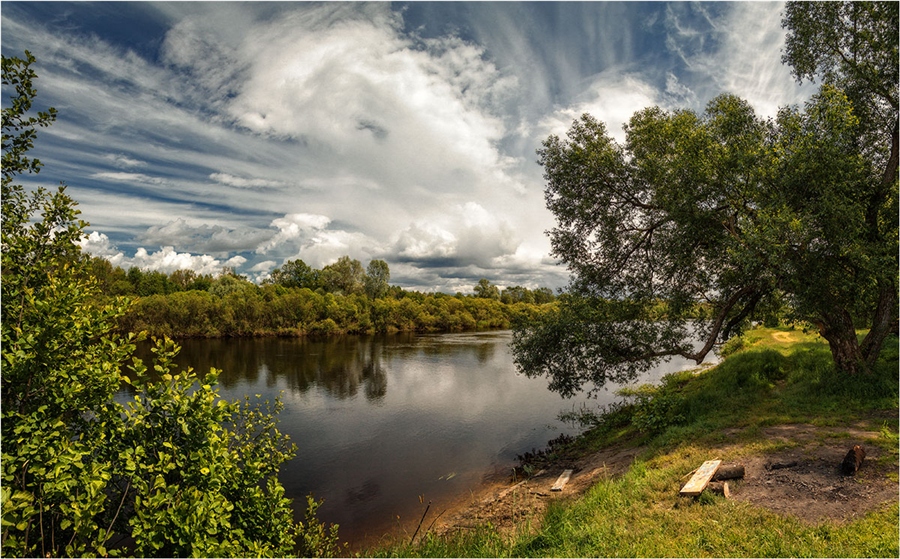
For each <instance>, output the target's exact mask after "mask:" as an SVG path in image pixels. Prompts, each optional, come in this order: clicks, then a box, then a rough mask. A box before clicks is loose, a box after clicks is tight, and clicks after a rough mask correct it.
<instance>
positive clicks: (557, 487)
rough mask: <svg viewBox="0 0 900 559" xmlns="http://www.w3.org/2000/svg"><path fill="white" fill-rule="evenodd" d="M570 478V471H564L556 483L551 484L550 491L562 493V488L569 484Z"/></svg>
mask: <svg viewBox="0 0 900 559" xmlns="http://www.w3.org/2000/svg"><path fill="white" fill-rule="evenodd" d="M570 477H572V470H565V471H564V472H563V473H562V474H560V476H559V478H558V479H557V480H556V483H554V484H553V487H551V488H550V491H562V489H563V487H565V486H566V484H567V483H569V478H570Z"/></svg>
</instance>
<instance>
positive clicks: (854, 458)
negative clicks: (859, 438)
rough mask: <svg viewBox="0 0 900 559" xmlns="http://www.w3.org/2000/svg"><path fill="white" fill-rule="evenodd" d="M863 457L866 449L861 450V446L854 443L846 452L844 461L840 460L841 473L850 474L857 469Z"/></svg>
mask: <svg viewBox="0 0 900 559" xmlns="http://www.w3.org/2000/svg"><path fill="white" fill-rule="evenodd" d="M865 459H866V451H865V450H863V447H861V446H859V445H855V446H854V447H853V448H851V449H850V451H849V452H847V456H845V457H844V461H843V462H841V473H843V474H844V475H845V476H852V475H853V474H855V473H856V472H857V471H858V470H859V467H860V466H862V463H863V460H865Z"/></svg>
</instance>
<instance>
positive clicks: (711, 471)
mask: <svg viewBox="0 0 900 559" xmlns="http://www.w3.org/2000/svg"><path fill="white" fill-rule="evenodd" d="M721 465H722V461H721V460H707V461H706V462H704V463H703V464H702V465H701V466H700V467H699V468H697V471H696V472H695V473H694V475H693V477H691V479H689V480H688V482H687V483H686V484H684V487H682V488H681V494H682V495H685V496H688V497H696V496H697V495H699V494H701V493H703V490H704V489H706V485H707V484H708V483H709V480H710V479H712V477H713V476H714V475H716V470H718V469H719V466H721Z"/></svg>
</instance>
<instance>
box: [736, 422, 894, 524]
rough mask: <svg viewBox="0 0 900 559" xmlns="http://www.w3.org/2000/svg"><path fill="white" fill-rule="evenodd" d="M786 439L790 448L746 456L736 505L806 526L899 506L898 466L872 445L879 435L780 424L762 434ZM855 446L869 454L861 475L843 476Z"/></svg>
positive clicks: (863, 431) (860, 472) (847, 429)
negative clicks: (747, 504) (761, 509)
mask: <svg viewBox="0 0 900 559" xmlns="http://www.w3.org/2000/svg"><path fill="white" fill-rule="evenodd" d="M762 436H763V437H765V438H768V439H783V440H784V441H786V442H790V443H793V444H795V445H796V446H793V447H792V448H788V449H785V450H780V451H777V452H773V453H767V454H765V455H754V456H749V457H746V458H745V459H744V460H742V461H741V462H742V463H743V464H744V466H745V469H746V474H745V477H744V479H743V480H738V481H736V482H734V483H733V486H732V496H733V498H734V499H735V500H739V501H747V502H750V503H753V504H754V505H757V506H761V507H765V508H768V509H771V510H773V511H775V512H779V513H782V514H790V515H792V516H795V517H797V518H799V519H801V520H803V521H805V522H809V523H817V522H821V521H822V520H826V519H829V520H835V521H839V522H843V521H848V520H852V519H854V518H856V517H859V516H862V515H864V514H866V513H868V512H870V511H872V510H875V509H877V508H879V507H881V506H882V505H884V504H885V503H888V502H897V500H898V483H897V482H896V481H892V480H891V478H890V477H888V476H889V475H891V474H893V476H894V478H896V474H897V468H898V464H897V461H896V460H895V459H889V457H888V456H886V453H885V451H884V450H882V449H881V448H879V447H878V446H875V445H874V444H872V443H873V441H874V440H875V439H876V438H878V436H879V433H876V432H872V431H865V430H861V429H858V428H853V427H849V428H844V429H835V428H817V427H813V426H811V425H779V426H776V427H771V428H768V429H766V430H764V432H763V433H762ZM855 444H859V445H861V446H862V447H863V448H864V449H865V451H866V458H865V461H864V462H863V464H862V466H861V467H860V469H859V471H858V472H857V473H856V474H855V475H852V476H846V475H843V474H842V473H841V468H840V465H841V462H842V461H843V459H844V457H845V456H846V454H847V451H848V450H849V449H850V448H851V447H852V446H853V445H855Z"/></svg>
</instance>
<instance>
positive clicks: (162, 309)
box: [91, 256, 556, 338]
mask: <svg viewBox="0 0 900 559" xmlns="http://www.w3.org/2000/svg"><path fill="white" fill-rule="evenodd" d="M91 271H92V275H93V277H94V278H95V279H96V280H97V281H98V282H99V284H100V287H101V289H102V291H103V293H104V294H105V295H107V296H128V297H131V298H133V299H134V304H133V305H132V307H131V308H130V310H129V311H128V312H127V313H126V314H125V315H124V316H123V317H122V318H121V319H120V321H119V328H120V330H121V331H123V332H139V331H147V332H149V333H150V334H151V335H155V336H162V335H167V336H169V337H173V338H186V337H234V336H265V335H279V336H303V335H332V334H368V333H376V332H398V331H423V332H459V331H466V330H481V329H494V328H509V327H510V326H511V325H512V323H513V322H514V321H515V320H516V319H519V318H522V319H533V318H536V317H537V316H539V315H542V314H543V313H545V312H549V311H550V310H551V309H553V308H555V306H556V305H555V297H554V295H553V292H552V291H551V290H550V289H549V288H540V289H535V290H531V289H528V288H525V287H519V286H515V287H509V288H506V289H502V290H501V289H500V288H499V287H497V286H496V285H493V284H491V283H490V281H488V280H487V279H482V280H480V281H479V283H478V284H477V285H475V286H474V289H473V292H472V293H471V294H462V293H457V294H456V295H448V294H444V293H421V292H417V291H406V290H404V289H401V288H400V287H398V286H391V285H390V284H389V281H390V270H389V268H388V265H387V263H386V262H384V261H383V260H373V261H372V262H370V263H369V266H368V267H367V268H366V269H363V266H362V264H361V263H360V262H359V261H358V260H353V259H351V258H349V257H347V256H345V257H342V258H341V259H340V260H338V261H337V262H336V263H334V264H331V265H329V266H326V267H324V268H322V269H321V270H317V269H314V268H311V267H310V266H308V265H307V264H305V263H304V262H303V261H302V260H291V261H288V262H287V263H285V265H284V266H282V267H281V268H277V269H275V270H274V271H273V272H272V275H271V278H270V279H268V280H266V281H265V282H263V284H262V285H257V284H255V283H253V282H251V281H249V280H248V279H247V278H245V277H243V276H240V275H238V274H236V273H235V272H234V270H230V269H225V270H224V271H223V273H222V274H220V275H218V276H212V275H208V274H197V273H196V272H193V271H191V270H177V271H175V272H172V273H171V274H165V273H163V272H158V271H142V270H140V269H139V268H130V269H129V270H127V271H125V270H123V269H122V268H119V267H114V266H113V265H112V264H110V263H109V262H108V261H107V260H104V259H102V258H93V259H92V260H91Z"/></svg>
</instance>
